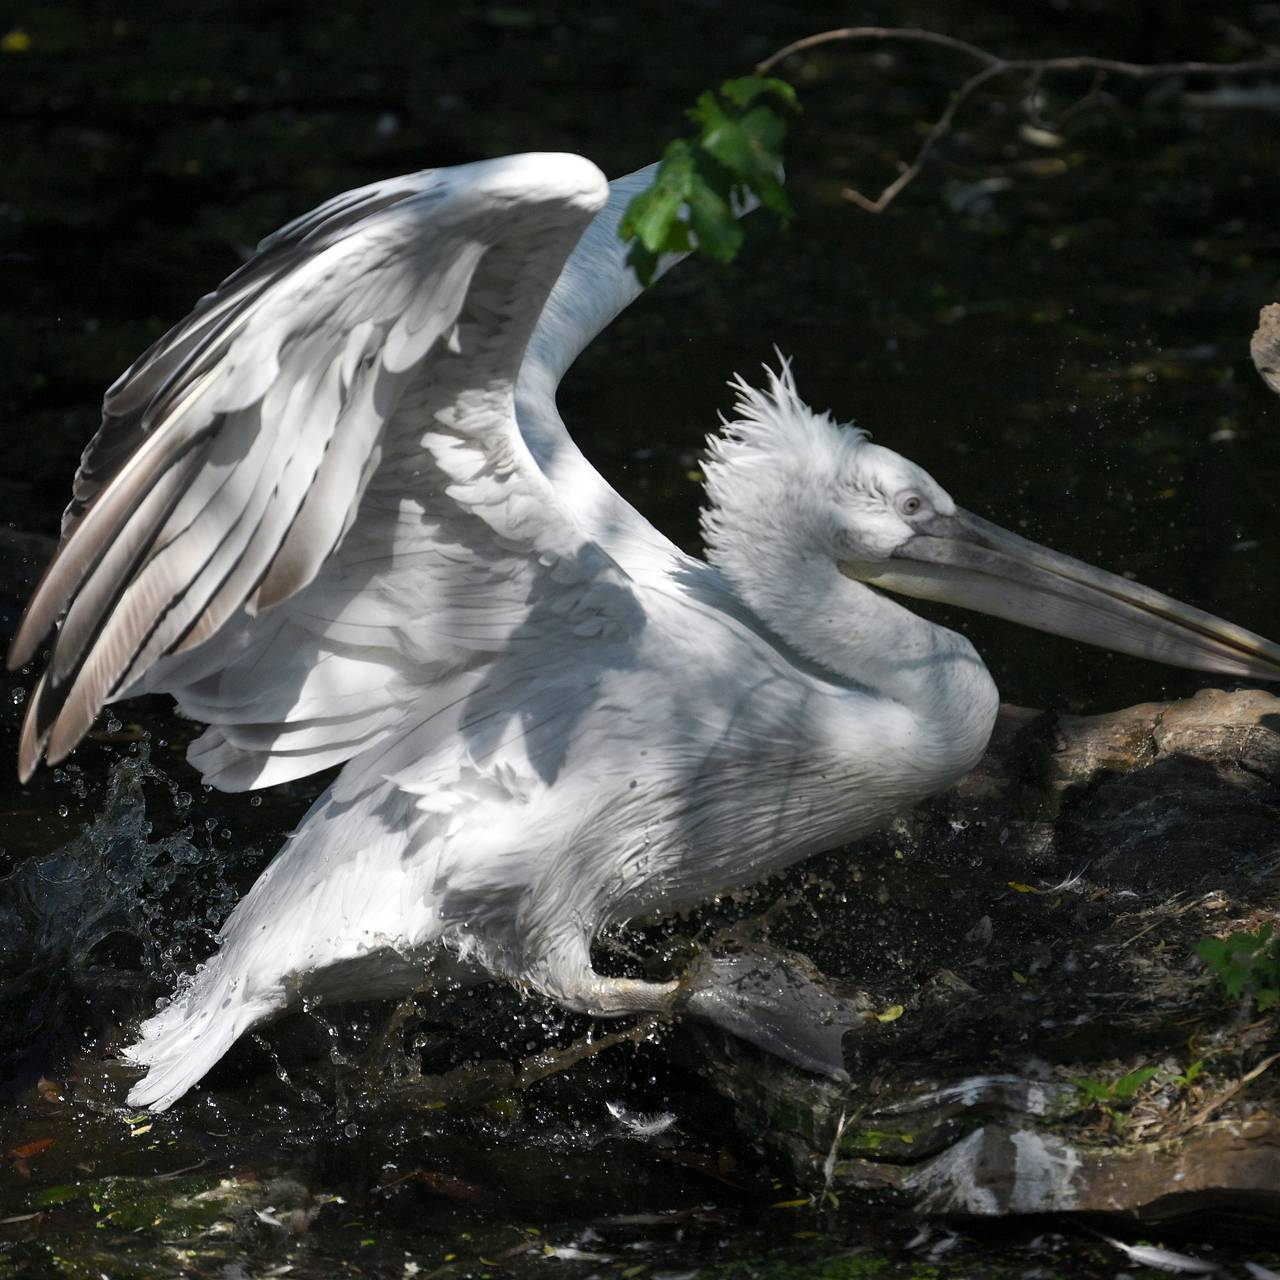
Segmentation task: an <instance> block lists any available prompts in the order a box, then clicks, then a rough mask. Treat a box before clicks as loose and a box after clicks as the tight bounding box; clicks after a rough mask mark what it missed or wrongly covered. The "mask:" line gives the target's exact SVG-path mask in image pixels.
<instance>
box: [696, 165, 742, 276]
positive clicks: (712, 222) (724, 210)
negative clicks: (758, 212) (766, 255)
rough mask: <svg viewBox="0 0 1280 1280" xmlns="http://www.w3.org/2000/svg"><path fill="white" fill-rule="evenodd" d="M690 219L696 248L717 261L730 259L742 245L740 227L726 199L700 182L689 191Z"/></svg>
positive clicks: (731, 259) (728, 260)
mask: <svg viewBox="0 0 1280 1280" xmlns="http://www.w3.org/2000/svg"><path fill="white" fill-rule="evenodd" d="M689 222H690V223H691V225H692V226H693V234H694V235H696V236H697V237H698V251H699V252H700V253H704V254H706V256H707V257H709V258H714V259H715V260H716V261H717V262H732V261H733V260H734V258H735V257H736V256H737V253H738V250H739V249H740V248H741V247H742V238H743V233H742V227H741V226H740V225H739V223H738V220H737V218H735V217H734V216H733V209H732V208H731V207H730V205H729V202H728V200H726V199H725V198H724V197H723V196H722V195H720V194H719V193H718V192H717V191H716V190H715V189H714V188H712V187H711V186H709V185H707V184H705V183H703V184H701V185H698V186H695V187H694V189H693V190H692V191H690V193H689Z"/></svg>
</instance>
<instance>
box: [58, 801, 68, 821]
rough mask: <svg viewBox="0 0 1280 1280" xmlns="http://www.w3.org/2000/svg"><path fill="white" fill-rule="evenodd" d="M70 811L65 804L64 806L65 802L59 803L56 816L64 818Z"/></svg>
mask: <svg viewBox="0 0 1280 1280" xmlns="http://www.w3.org/2000/svg"><path fill="white" fill-rule="evenodd" d="M70 813H71V810H70V809H68V808H67V806H66V805H65V804H60V805H59V806H58V817H60V818H65V817H67V816H68V815H69V814H70Z"/></svg>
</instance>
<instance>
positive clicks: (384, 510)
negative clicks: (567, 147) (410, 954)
mask: <svg viewBox="0 0 1280 1280" xmlns="http://www.w3.org/2000/svg"><path fill="white" fill-rule="evenodd" d="M606 196H607V188H606V186H605V183H604V179H603V178H602V176H601V175H600V173H599V171H598V170H597V169H596V168H595V167H594V166H593V165H591V164H590V163H589V162H588V161H586V160H583V159H581V158H580V157H577V156H570V155H530V156H517V157H511V158H507V159H503V160H497V161H490V162H483V163H480V164H473V165H465V166H460V167H458V168H454V169H447V170H436V171H427V172H423V173H418V174H413V175H409V176H407V177H404V178H398V179H391V180H388V181H385V182H379V183H375V184H373V185H372V186H369V187H364V188H361V189H359V190H357V191H352V192H348V193H346V194H344V195H342V196H339V197H337V198H336V199H334V200H331V201H329V202H328V203H327V204H324V205H322V206H321V207H320V208H318V209H317V210H315V211H314V212H313V213H310V214H307V215H306V216H304V217H302V218H299V219H298V220H296V221H295V222H293V223H291V224H289V225H288V226H286V227H285V228H284V229H283V230H281V231H279V232H277V233H276V234H275V235H273V236H270V237H268V238H267V239H266V240H264V241H263V242H262V244H261V245H260V246H259V249H258V252H257V254H256V255H255V256H254V257H253V258H252V259H251V260H250V261H249V262H248V263H247V264H246V265H245V266H244V267H243V268H241V269H240V270H239V271H237V272H236V273H235V274H234V275H232V276H231V277H230V278H229V279H228V280H227V281H225V282H224V284H223V285H222V286H221V287H220V288H219V289H218V290H217V291H216V292H214V293H212V294H210V295H209V296H207V297H206V298H204V299H203V300H202V301H201V302H200V304H199V305H198V307H197V308H196V310H195V311H194V312H193V314H192V315H191V316H190V317H189V318H188V319H187V320H185V321H184V322H182V323H181V324H180V325H178V326H177V327H176V328H175V329H173V330H172V331H170V333H168V334H167V335H166V336H165V337H164V338H162V339H161V340H160V341H159V342H158V343H157V344H156V345H155V346H154V347H153V348H152V349H151V350H150V351H148V352H147V353H146V355H144V356H143V357H142V358H141V359H140V360H139V361H138V362H137V363H136V364H135V365H134V366H133V367H132V368H131V369H129V370H128V371H127V372H126V373H125V374H124V375H123V376H122V377H121V378H120V379H119V380H118V381H117V382H116V383H115V385H114V386H113V387H112V388H111V389H110V391H109V392H108V393H107V397H106V401H105V405H104V415H103V424H102V428H101V430H100V431H99V433H98V435H97V436H96V437H95V438H94V440H93V442H92V443H91V444H90V446H89V448H88V449H87V450H86V452H85V456H84V458H83V460H82V464H81V468H80V472H79V475H78V476H77V478H76V484H75V491H74V495H75V496H74V500H73V502H72V504H71V506H70V507H69V508H68V511H67V514H66V517H65V520H64V537H63V542H62V546H61V548H60V550H59V552H58V555H57V557H56V558H55V559H54V561H53V563H52V564H51V565H50V567H49V569H48V570H47V571H46V573H45V576H44V578H43V580H42V582H41V584H40V586H39V588H38V589H37V591H36V593H35V596H34V597H33V599H32V601H31V604H30V606H29V607H28V610H27V614H26V616H25V618H24V620H23V623H22V626H21V627H20V628H19V631H18V634H17V636H16V637H15V639H14V642H13V647H12V649H11V651H10V664H11V665H13V666H16V665H20V664H22V663H24V662H26V661H28V660H29V659H30V658H31V656H32V655H33V654H34V652H35V650H36V648H37V646H38V645H39V644H40V642H41V641H42V640H43V639H44V637H45V636H46V634H47V633H48V632H49V630H50V628H51V627H52V625H53V623H54V622H55V621H56V619H57V618H58V617H59V616H60V615H62V614H63V613H64V611H65V617H64V619H63V622H62V625H61V627H60V628H59V630H58V632H57V635H56V638H55V640H54V643H53V650H52V655H51V658H50V662H49V667H48V670H47V671H46V673H45V675H44V676H43V677H42V678H41V681H40V683H39V685H38V686H37V689H36V691H35V696H34V697H33V698H32V699H31V703H30V707H29V711H28V714H27V719H26V724H25V726H24V733H23V741H22V747H21V759H20V771H21V773H22V775H23V776H24V777H26V776H28V775H29V774H30V773H31V771H32V770H33V769H34V768H35V766H36V764H37V763H38V760H39V758H40V756H41V754H45V755H47V756H48V758H49V759H50V760H51V761H56V760H58V759H61V758H62V757H63V756H65V755H66V754H67V753H68V752H69V751H70V750H71V749H72V748H73V747H74V746H75V744H76V742H78V741H79V739H80V738H81V737H82V736H83V734H84V733H85V731H86V730H87V729H88V728H89V726H90V724H91V723H92V721H93V718H94V716H95V715H96V714H97V712H98V710H99V709H100V708H101V707H102V705H103V704H104V703H105V702H108V701H110V700H112V699H113V698H116V697H120V696H124V695H125V693H127V692H128V693H132V692H141V691H144V690H151V689H165V690H168V691H169V692H172V693H173V694H174V695H175V696H176V697H177V699H178V702H179V705H180V706H181V707H182V708H183V709H184V710H185V711H187V712H188V713H189V714H191V715H193V716H195V717H197V718H201V719H205V720H207V721H209V722H210V723H211V728H210V730H209V731H208V732H206V734H205V735H204V737H203V738H201V739H200V740H198V741H197V743H196V744H194V745H193V748H192V759H193V762H195V763H197V764H198V765H200V766H201V768H202V769H203V771H204V773H205V776H206V778H207V779H208V780H210V781H215V782H217V783H218V784H219V785H221V786H225V787H230V788H243V787H249V786H262V785H267V784H269V783H270V782H274V781H279V780H282V779H284V778H287V777H294V776H300V775H302V774H306V773H310V772H312V771H314V770H315V769H318V768H322V767H324V766H326V765H328V764H332V763H335V762H337V761H339V760H343V759H346V758H348V757H350V756H352V755H354V754H356V753H357V752H358V751H360V750H362V749H363V748H364V747H365V746H367V745H369V744H370V743H371V742H373V741H375V740H376V739H378V738H379V737H381V736H383V735H384V733H385V732H386V731H387V730H388V729H389V728H390V727H392V726H393V724H394V722H395V721H396V719H397V717H398V715H399V711H398V706H399V704H400V703H401V702H402V700H403V699H404V697H405V696H406V694H407V693H412V692H413V691H415V690H416V691H420V690H422V689H423V688H424V687H425V686H427V685H430V684H431V683H432V682H433V681H437V680H439V679H440V678H442V677H445V676H447V675H448V673H450V672H453V671H457V670H459V669H462V668H467V667H470V668H471V669H473V670H474V668H475V667H476V666H477V665H483V664H484V663H485V662H487V661H489V660H491V659H492V656H493V655H494V654H495V653H498V652H500V651H505V650H507V649H509V647H510V646H511V645H512V644H519V643H521V642H522V638H527V639H529V640H536V636H533V635H532V634H531V628H530V625H529V623H530V618H529V612H530V607H531V602H532V601H534V599H535V598H536V597H538V596H539V593H541V598H545V597H546V596H547V595H548V593H550V592H551V591H552V590H553V589H554V592H555V593H556V594H557V596H558V598H557V600H556V602H555V607H554V609H553V610H550V612H553V613H554V614H555V616H556V617H557V618H558V619H560V620H561V622H563V621H564V619H565V618H566V617H573V616H574V615H575V611H585V613H587V614H592V613H593V611H595V612H598V611H599V607H598V601H599V598H600V597H599V594H598V593H597V594H595V595H593V593H592V587H593V586H594V585H596V584H597V583H599V581H600V580H601V579H608V580H609V581H610V583H611V585H616V584H618V583H625V578H624V575H622V574H621V573H620V572H619V570H618V569H617V567H616V566H615V565H614V564H613V563H612V562H611V561H610V559H609V558H608V556H606V555H605V554H604V553H603V552H602V551H601V550H600V548H599V547H598V546H596V545H595V543H594V542H593V541H592V540H591V539H590V537H588V536H587V535H586V534H585V533H584V531H583V529H582V528H581V526H580V525H579V524H578V523H576V522H575V519H574V517H573V515H572V514H571V513H570V511H569V509H567V508H566V507H565V506H564V505H563V504H562V503H561V502H559V501H558V499H557V498H556V495H555V493H554V491H553V489H552V487H551V486H550V485H549V484H548V482H547V479H546V477H545V476H544V475H543V473H542V472H541V470H540V469H539V468H538V466H537V465H536V463H535V462H534V460H533V459H532V457H531V456H530V454H529V451H528V448H527V446H526V444H525V442H524V440H523V439H522V437H521V435H520V434H519V431H518V430H517V427H516V423H515V416H514V405H513V399H514V385H515V381H516V376H517V373H518V370H519V367H520V362H521V359H522V357H523V354H524V351H525V346H526V343H527V341H528V338H529V335H530V333H531V331H532V329H533V326H534V324H535V322H536V320H537V318H538V315H539V313H540V312H541V310H542V308H543V305H544V304H545V302H546V298H547V295H548V292H549V291H550V289H551V287H552V285H553V284H554V283H555V280H556V278H557V276H558V274H559V272H560V270H561V268H562V267H563V265H564V262H565V259H566V257H567V256H568V254H569V252H570V250H571V249H572V248H573V246H574V244H575V243H576V241H577V239H578V237H579V236H580V235H581V233H582V231H583V229H584V228H585V227H586V226H587V224H588V223H589V222H590V220H591V218H592V216H593V215H594V214H595V213H596V211H597V210H598V209H599V208H600V207H601V205H602V204H603V203H604V200H605V198H606ZM579 624H580V625H579V626H578V632H577V633H578V634H589V633H590V631H591V628H592V627H599V626H600V625H602V624H601V622H600V619H599V618H595V617H591V618H586V619H585V620H584V619H579Z"/></svg>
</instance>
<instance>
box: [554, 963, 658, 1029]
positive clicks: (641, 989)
mask: <svg viewBox="0 0 1280 1280" xmlns="http://www.w3.org/2000/svg"><path fill="white" fill-rule="evenodd" d="M679 989H680V984H679V983H678V982H644V981H642V980H641V979H639V978H602V977H601V976H600V975H599V974H598V973H592V974H591V975H590V977H589V979H588V980H587V981H586V982H584V983H583V984H582V985H581V986H580V987H579V988H578V989H577V990H576V991H575V992H573V994H572V997H571V998H564V997H561V998H560V1003H561V1004H565V1005H568V1006H569V1007H570V1008H572V1009H576V1010H577V1011H578V1012H579V1013H589V1014H590V1015H591V1016H592V1017H593V1018H620V1017H622V1015H623V1014H626V1013H663V1014H667V1013H671V1012H672V1010H673V1009H674V1008H675V1000H676V992H677V991H679Z"/></svg>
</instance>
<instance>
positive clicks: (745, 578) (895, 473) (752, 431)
mask: <svg viewBox="0 0 1280 1280" xmlns="http://www.w3.org/2000/svg"><path fill="white" fill-rule="evenodd" d="M780 359H781V358H780ZM766 373H767V383H766V385H765V386H764V387H762V388H755V387H751V386H749V385H748V384H747V383H746V382H745V381H744V380H743V379H742V378H741V377H738V378H736V379H735V380H734V381H733V382H732V383H730V386H732V387H733V389H734V391H736V392H737V402H736V404H735V406H734V410H735V413H736V417H735V418H734V419H733V420H732V421H727V422H725V423H724V424H723V426H722V428H721V431H720V434H719V435H715V436H711V437H709V438H708V441H707V457H706V460H705V463H704V466H703V470H704V472H705V474H706V477H707V480H706V491H707V497H708V499H709V503H710V505H708V506H707V507H706V508H705V509H704V510H703V512H702V535H703V538H704V540H705V543H706V547H707V557H708V559H710V560H711V562H712V563H713V564H715V565H717V566H718V567H719V568H720V569H721V570H722V571H723V572H724V573H725V575H726V576H727V577H728V578H729V579H730V580H731V581H733V582H734V583H735V585H736V586H737V587H738V588H739V590H740V591H741V592H742V593H743V594H744V595H746V596H748V597H749V596H750V594H751V591H750V589H748V583H750V582H753V581H754V582H756V583H758V582H759V580H760V578H761V576H762V575H766V576H771V577H774V578H775V580H776V581H777V583H778V586H780V587H783V586H784V584H785V582H786V577H787V575H788V574H790V573H794V572H795V571H797V570H798V569H799V568H800V567H801V566H802V564H803V562H804V561H806V560H812V559H814V558H822V559H825V560H827V561H828V562H836V563H838V562H848V561H868V560H872V561H874V560H883V559H885V558H886V557H888V556H889V555H890V554H891V553H892V552H893V550H894V549H895V548H896V547H898V546H899V545H901V544H902V543H903V542H904V541H906V540H907V539H908V538H910V537H912V536H913V535H914V534H915V533H916V532H917V528H918V526H919V525H920V523H921V522H922V521H924V520H927V519H929V518H930V517H932V516H934V515H950V514H952V513H953V512H954V511H955V504H954V503H953V502H952V501H951V498H950V497H949V496H948V495H947V494H946V493H945V492H944V490H943V489H942V488H941V487H940V486H939V485H938V484H937V483H936V482H935V481H934V480H933V478H932V477H931V476H929V474H928V473H927V472H925V471H924V470H923V469H922V468H920V467H918V466H916V465H915V463H913V462H909V461H908V460H907V459H906V458H903V457H901V456H900V455H899V454H896V453H894V452H892V450H889V449H884V448H882V447H881V446H879V445H875V444H872V443H870V441H869V439H868V437H867V433H866V432H865V431H861V430H858V429H857V428H855V427H852V426H842V425H839V424H837V423H836V422H835V421H834V420H833V419H832V417H831V415H830V414H829V413H821V414H819V413H815V412H814V411H813V410H812V409H810V408H809V407H808V405H806V404H805V403H804V402H803V401H802V400H801V399H800V397H799V394H798V393H797V391H796V386H795V380H794V378H793V376H792V373H791V365H790V362H789V361H787V360H785V359H781V364H780V367H779V368H778V370H777V371H776V372H775V371H774V370H772V369H766Z"/></svg>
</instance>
